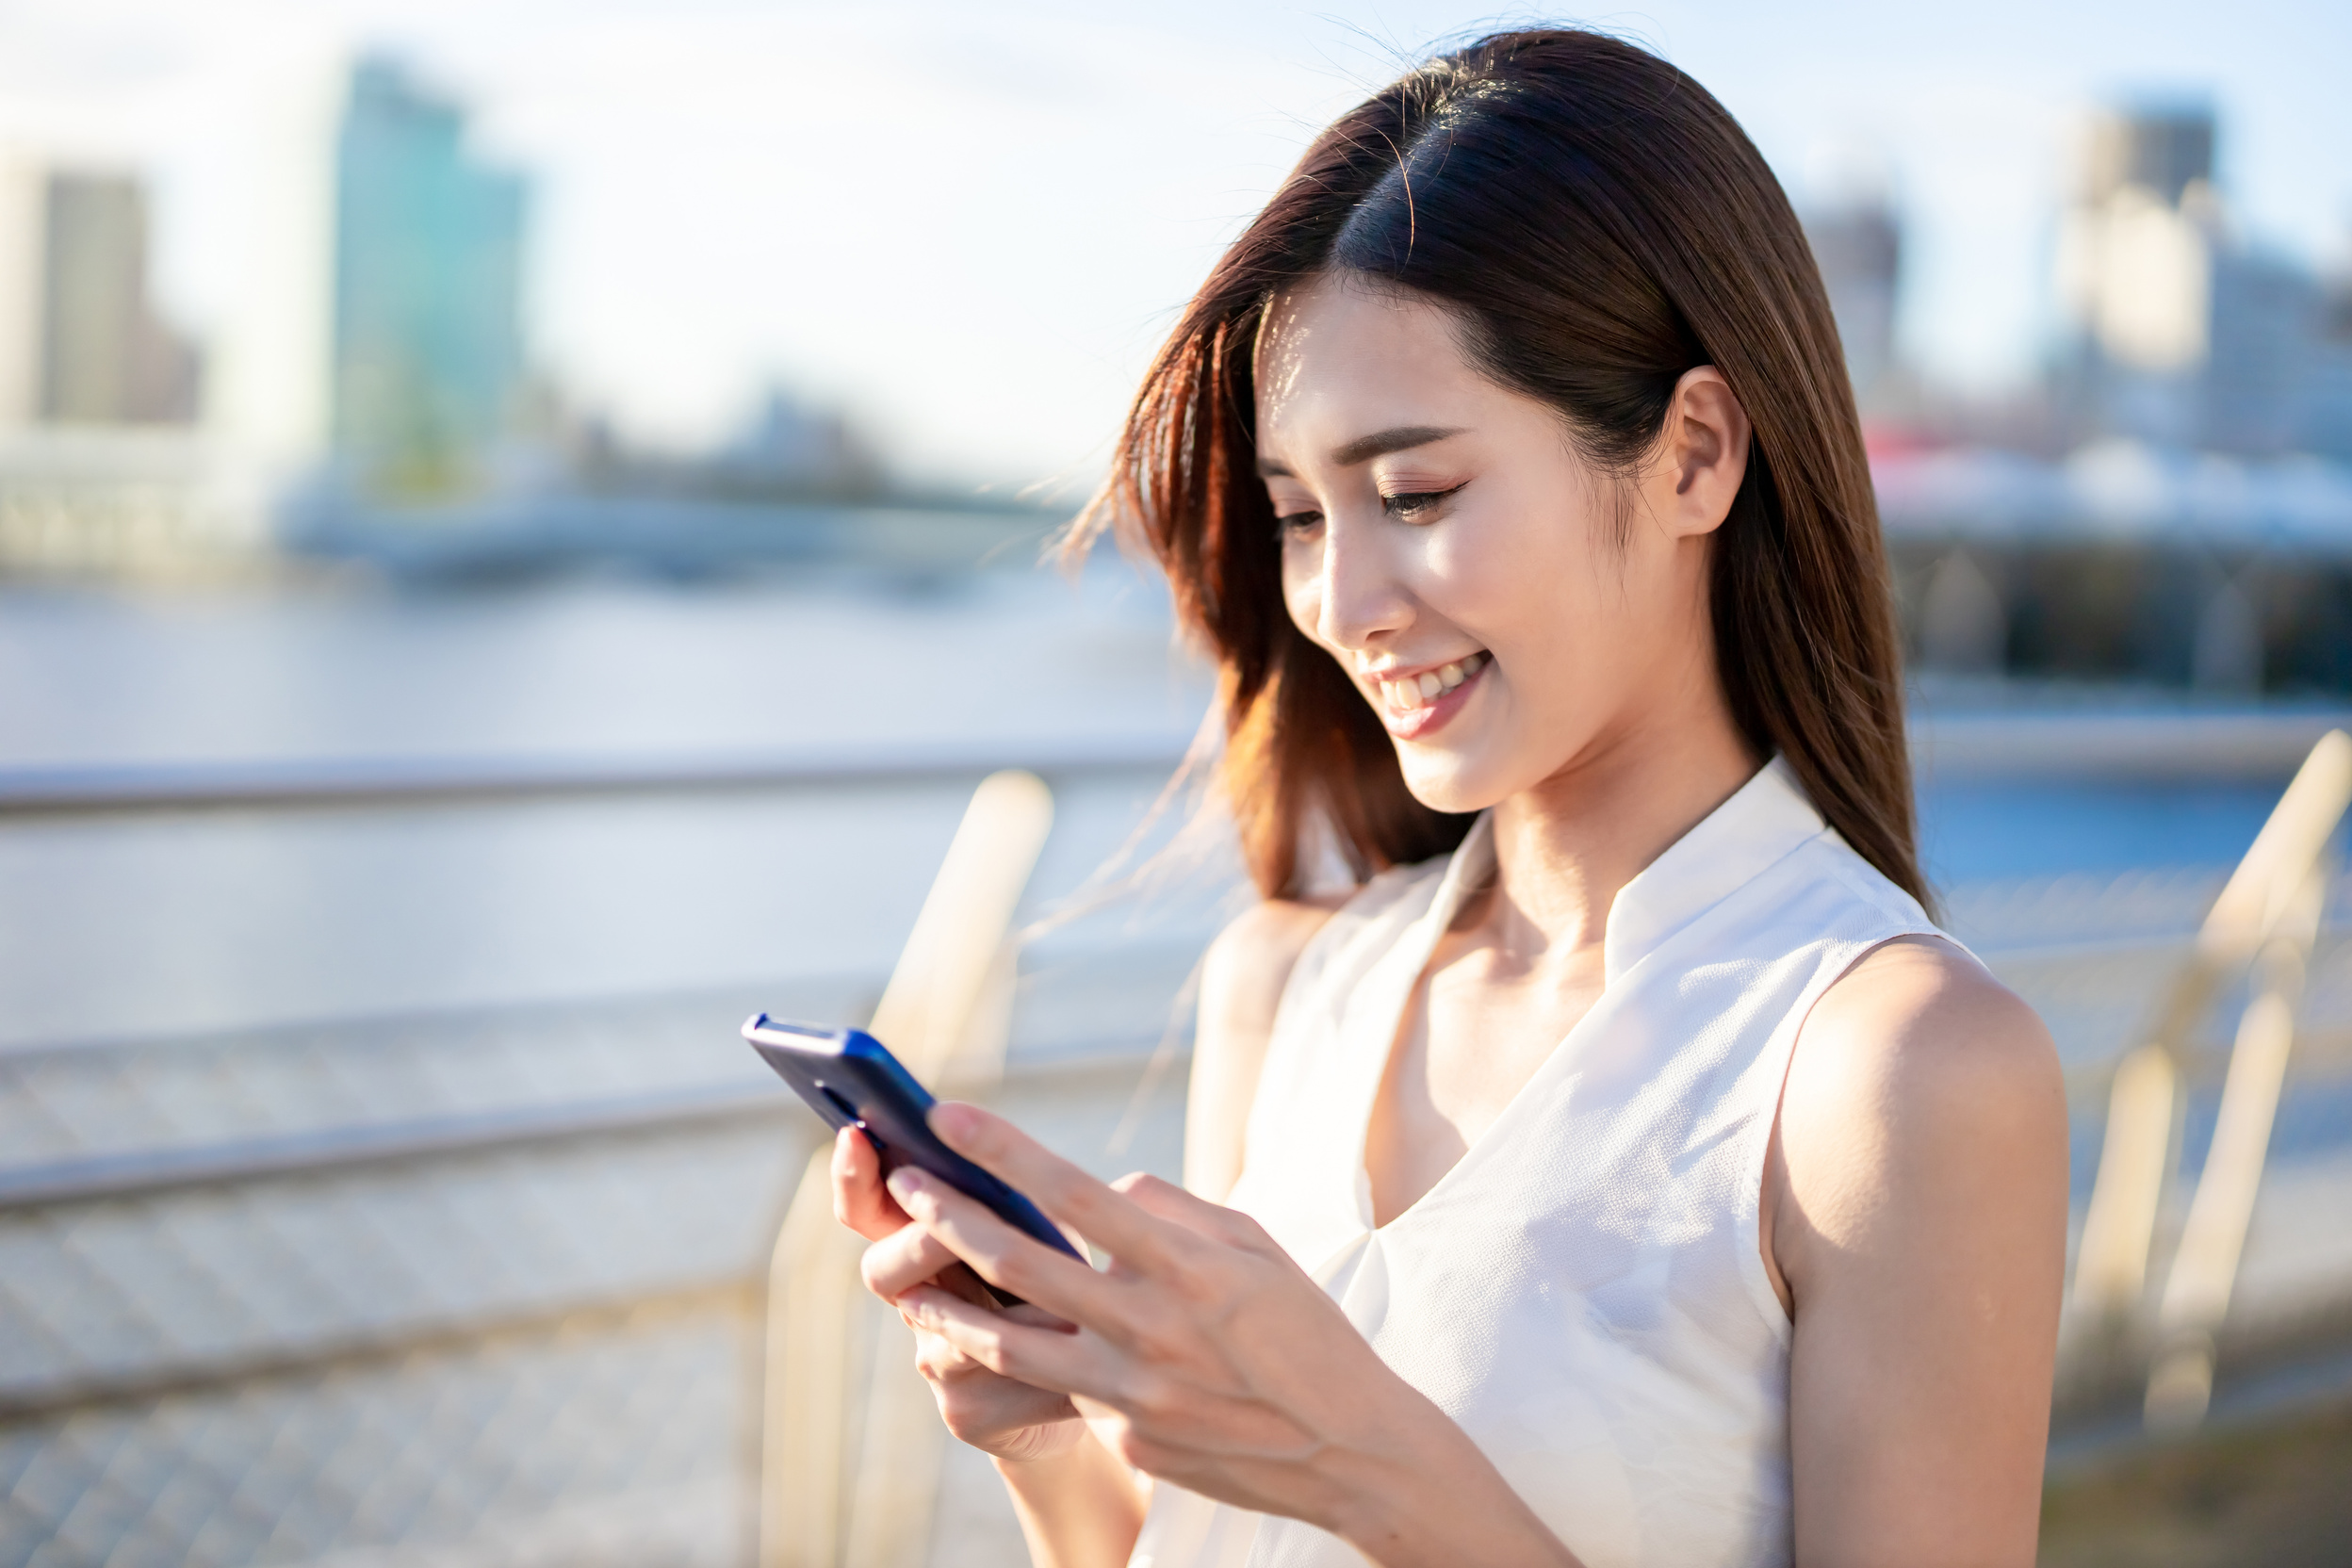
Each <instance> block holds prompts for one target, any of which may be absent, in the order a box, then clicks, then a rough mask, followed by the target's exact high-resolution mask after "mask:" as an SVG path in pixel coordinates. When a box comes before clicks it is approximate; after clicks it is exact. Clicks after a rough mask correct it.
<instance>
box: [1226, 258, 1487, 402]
mask: <svg viewBox="0 0 2352 1568" xmlns="http://www.w3.org/2000/svg"><path fill="white" fill-rule="evenodd" d="M1256 372H1257V373H1256V381H1257V397H1258V430H1259V437H1260V440H1261V443H1279V442H1281V441H1283V440H1285V439H1292V438H1300V439H1315V440H1317V441H1320V440H1321V439H1323V438H1324V437H1326V436H1331V437H1335V438H1336V439H1339V440H1346V439H1348V438H1349V437H1351V436H1353V435H1359V434H1362V433H1364V431H1365V430H1371V429H1380V428H1384V427H1386V426H1390V425H1397V424H1413V423H1425V424H1436V423H1447V422H1460V419H1461V417H1462V415H1463V414H1465V413H1466V412H1467V410H1468V408H1469V406H1470V405H1472V404H1474V403H1475V402H1477V401H1478V400H1480V399H1481V398H1482V397H1488V396H1493V395H1495V394H1497V393H1500V391H1501V388H1499V387H1496V386H1495V384H1493V383H1492V382H1490V381H1488V380H1487V378H1486V377H1485V376H1483V375H1482V374H1480V373H1479V372H1478V369H1477V368H1475V367H1473V366H1472V365H1471V363H1470V360H1469V356H1468V355H1467V354H1465V353H1464V352H1463V351H1462V333H1461V326H1460V322H1459V320H1458V319H1457V318H1456V317H1455V316H1454V314H1453V313H1452V312H1451V311H1450V310H1448V309H1446V307H1445V306H1444V305H1441V304H1438V303H1437V302H1434V301H1431V300H1429V299H1426V298H1423V297H1420V296H1416V295H1413V294H1404V293H1397V292H1395V291H1391V290H1386V289H1380V288H1376V287H1373V286H1367V285H1365V284H1364V283H1362V282H1358V281H1352V280H1349V279H1347V278H1344V277H1331V276H1324V277H1319V278H1316V279H1315V280H1313V281H1312V282H1310V283H1307V284H1305V285H1303V286H1299V287H1298V288H1293V289H1286V290H1284V291H1283V292H1282V293H1281V294H1278V295H1276V296H1275V297H1274V299H1273V300H1272V302H1269V303H1268V305H1267V306H1266V318H1265V320H1264V322H1263V324H1262V325H1261V327H1260V328H1259V332H1258V342H1257V353H1256ZM1445 410H1451V411H1452V418H1451V419H1450V420H1448V419H1439V418H1436V417H1432V416H1433V415H1435V414H1437V413H1439V412H1441V411H1445Z"/></svg>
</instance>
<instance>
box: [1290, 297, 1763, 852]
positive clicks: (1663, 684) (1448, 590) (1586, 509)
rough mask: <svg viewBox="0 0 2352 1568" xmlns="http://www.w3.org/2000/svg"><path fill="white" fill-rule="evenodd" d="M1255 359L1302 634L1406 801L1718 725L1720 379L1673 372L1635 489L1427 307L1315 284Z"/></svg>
mask: <svg viewBox="0 0 2352 1568" xmlns="http://www.w3.org/2000/svg"><path fill="white" fill-rule="evenodd" d="M1257 365H1258V377H1257V380H1258V388H1259V390H1258V411H1257V412H1258V451H1259V466H1260V472H1261V474H1262V475H1263V476H1264V478H1265V481H1266V489H1267V492H1268V493H1269V495H1270V496H1271V498H1272V500H1273V503H1274V511H1275V515H1277V516H1278V517H1280V518H1281V519H1282V522H1281V525H1280V526H1281V530H1282V587H1283V595H1284V597H1285V599H1286V601H1287V603H1288V606H1289V610H1290V614H1291V618H1292V619H1293V620H1294V621H1295V622H1296V623H1297V624H1298V626H1299V629H1300V630H1301V631H1303V632H1304V633H1305V634H1306V635H1307V636H1308V637H1310V638H1312V639H1313V640H1314V641H1315V643H1317V644H1319V645H1322V646H1323V647H1324V648H1326V649H1328V650H1329V651H1330V652H1331V656H1332V657H1333V658H1334V659H1336V660H1338V662H1339V663H1340V665H1341V667H1342V668H1344V669H1346V670H1347V671H1348V674H1349V675H1350V676H1351V677H1352V678H1353V679H1354V681H1355V684H1356V687H1357V689H1358V690H1359V691H1360V692H1361V693H1362V694H1364V700H1365V701H1366V702H1368V703H1370V704H1371V705H1372V708H1373V711H1375V712H1376V713H1378V714H1379V715H1380V722H1381V723H1382V724H1383V725H1384V726H1386V727H1387V729H1388V733H1389V735H1390V736H1391V737H1392V738H1393V739H1394V741H1395V743H1396V745H1397V755H1398V757H1399V759H1400V760H1401V761H1402V763H1403V767H1404V776H1405V782H1406V785H1407V786H1408V787H1409V788H1410V789H1411V790H1412V791H1413V794H1414V795H1415V796H1416V797H1418V798H1419V799H1420V800H1422V801H1423V802H1424V803H1426V804H1427V805H1429V806H1431V807H1434V808H1436V809H1440V810H1447V811H1467V810H1477V809H1483V808H1485V807H1487V806H1491V805H1494V804H1495V803H1496V802H1497V801H1500V800H1503V799H1505V798H1507V797H1509V796H1511V795H1513V794H1515V793H1518V792H1522V791H1527V790H1530V789H1535V788H1538V787H1539V786H1542V785H1544V783H1545V782H1546V781H1548V780H1552V779H1555V778H1557V777H1560V776H1563V775H1568V774H1572V773H1574V772H1575V770H1576V769H1577V768H1578V767H1579V766H1580V765H1584V764H1587V763H1591V762H1593V761H1594V760H1596V759H1599V758H1601V757H1604V756H1606V755H1607V754H1609V752H1610V751H1611V750H1613V749H1615V748H1620V747H1623V746H1625V745H1628V744H1642V743H1648V742H1657V741H1659V740H1661V739H1663V740H1671V739H1672V737H1671V735H1668V734H1661V728H1662V729H1664V730H1668V731H1670V730H1671V729H1672V728H1673V727H1674V726H1676V725H1680V724H1689V723H1703V722H1720V720H1721V715H1722V711H1723V709H1722V697H1721V689H1720V682H1719V680H1718V678H1717V676H1716V673H1715V668H1714V653H1713V645H1712V642H1711V638H1710V634H1709V622H1708V616H1707V535H1708V533H1709V532H1710V531H1712V529H1713V528H1714V527H1715V526H1717V525H1718V524H1720V523H1721V522H1722V520H1723V515H1724V514H1725V513H1726V512H1727V511H1728V510H1729V506H1730V502H1731V498H1732V496H1733V494H1735V493H1736V492H1737V490H1738V487H1739V479H1740V474H1741V473H1743V472H1744V468H1745V463H1746V451H1747V428H1746V424H1745V420H1744V416H1741V415H1740V412H1739V409H1738V404H1737V402H1736V401H1735V400H1732V399H1731V397H1730V393H1729V389H1728V387H1727V386H1725V385H1724V384H1723V380H1722V378H1721V376H1720V375H1718V374H1717V373H1716V372H1715V371H1714V370H1713V369H1711V368H1701V369H1698V370H1693V371H1691V372H1690V373H1689V374H1688V375H1686V376H1685V377H1684V378H1683V382H1682V384H1681V385H1679V386H1678V387H1677V388H1676V394H1675V402H1674V411H1673V412H1672V413H1670V416H1669V418H1668V420H1667V428H1666V433H1665V435H1664V436H1663V437H1662V438H1661V441H1660V444H1659V448H1658V453H1657V454H1656V456H1655V457H1654V458H1653V459H1652V460H1651V461H1649V462H1648V463H1647V464H1645V466H1643V467H1642V470H1641V471H1640V472H1639V473H1637V474H1635V475H1633V476H1630V477H1629V478H1628V477H1621V476H1609V475H1604V474H1601V473H1599V472H1597V471H1595V470H1594V469H1593V467H1591V466H1589V465H1587V464H1586V463H1584V462H1582V461H1581V460H1580V459H1579V458H1578V457H1577V456H1576V453H1575V451H1574V449H1573V448H1572V445H1571V443H1570V441H1569V439H1568V435H1567V431H1566V427H1565V426H1564V424H1563V423H1562V421H1561V418H1560V416H1559V415H1558V414H1557V413H1555V412H1554V411H1553V410H1552V409H1551V408H1549V407H1548V406H1546V405H1545V404H1544V403H1541V402H1539V401H1537V400H1534V399H1531V398H1527V397H1525V396H1523V395H1521V394H1519V393H1517V392H1513V391H1511V390H1508V389H1506V388H1505V387H1502V386H1500V385H1498V384H1496V383H1495V382H1494V381H1492V380H1491V379H1489V378H1488V377H1487V376H1486V375H1484V374H1483V373H1481V372H1480V371H1479V370H1478V369H1477V368H1475V367H1474V366H1473V365H1472V364H1471V362H1470V360H1469V359H1468V357H1467V356H1466V355H1465V354H1464V352H1463V351H1462V344H1461V341H1460V339H1459V335H1458V331H1457V327H1456V319H1455V318H1454V317H1453V316H1452V315H1451V314H1450V313H1449V312H1448V311H1447V310H1446V308H1445V307H1443V306H1441V305H1438V304H1435V303H1432V302H1428V301H1426V300H1421V299H1415V298H1398V297H1396V296H1394V295H1390V294H1387V293H1383V292H1380V291H1377V290H1374V289H1371V288H1367V287H1365V286H1363V285H1362V284H1361V283H1355V282H1350V281H1348V280H1345V279H1337V278H1328V277H1327V278H1322V279H1318V280H1316V281H1315V282H1314V283H1312V284H1311V285H1308V286H1304V287H1302V288H1300V289H1298V290H1296V291H1294V292H1292V293H1289V294H1286V295H1284V296H1282V297H1281V298H1279V299H1278V300H1277V301H1276V302H1275V304H1274V307H1273V309H1272V311H1271V312H1270V314H1269V317H1268V319H1267V323H1266V330H1265V333H1264V334H1263V335H1262V337H1261V340H1260V344H1259V351H1258V359H1257ZM1694 378H1695V379H1694ZM1710 421H1711V423H1710ZM1726 482H1727V484H1728V487H1726ZM1621 518H1622V519H1623V521H1622V526H1621V524H1620V519H1621ZM1707 715H1711V720H1710V719H1709V718H1708V717H1707Z"/></svg>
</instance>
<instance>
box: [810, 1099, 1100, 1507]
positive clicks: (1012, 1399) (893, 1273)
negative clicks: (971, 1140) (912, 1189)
mask: <svg viewBox="0 0 2352 1568" xmlns="http://www.w3.org/2000/svg"><path fill="white" fill-rule="evenodd" d="M833 1213H834V1216H835V1217H837V1218H838V1219H840V1220H841V1223H842V1224H844V1225H846V1226H848V1227H849V1228H850V1229H851V1230H853V1231H855V1232H857V1233H858V1234H859V1235H861V1236H864V1237H865V1238H866V1239H867V1240H868V1241H870V1242H872V1243H873V1244H874V1245H873V1246H871V1247H869V1248H867V1249H866V1255H865V1259H864V1261H863V1263H862V1264H861V1265H860V1267H859V1272H860V1273H861V1274H862V1275H863V1276H864V1279H865V1282H866V1288H867V1289H868V1290H871V1291H873V1292H874V1294H875V1295H876V1296H879V1297H880V1298H882V1299H883V1300H885V1301H888V1302H890V1304H891V1305H892V1306H896V1305H897V1304H898V1299H899V1298H900V1297H901V1296H903V1295H905V1294H906V1293H907V1291H910V1290H912V1289H914V1288H915V1287H916V1286H918V1285H924V1284H930V1285H936V1286H938V1287H939V1289H942V1290H945V1291H948V1292H950V1293H952V1294H954V1295H956V1296H958V1297H960V1298H962V1299H965V1300H967V1301H970V1302H972V1304H973V1305H975V1306H979V1307H984V1308H986V1309H987V1310H988V1311H990V1312H993V1313H998V1314H1001V1315H1004V1316H1005V1317H1007V1318H1010V1319H1011V1320H1012V1321H1014V1322H1016V1323H1025V1324H1030V1325H1033V1326H1035V1327H1038V1328H1052V1329H1060V1330H1062V1331H1065V1332H1073V1331H1074V1330H1073V1329H1072V1328H1071V1326H1070V1324H1067V1323H1065V1322H1063V1321H1062V1319H1060V1318H1058V1317H1056V1316H1054V1315H1053V1314H1052V1313H1049V1312H1046V1311H1043V1310H1042V1309H1040V1308H1037V1307H1031V1306H1018V1307H1001V1306H999V1305H997V1302H996V1299H995V1298H994V1297H993V1296H991V1295H989V1294H988V1287H987V1286H986V1285H984V1284H982V1283H981V1282H980V1278H979V1276H978V1275H976V1274H974V1273H972V1269H971V1267H970V1266H968V1265H966V1264H965V1263H963V1262H962V1261H961V1260H959V1259H958V1258H957V1257H956V1254H955V1253H953V1252H951V1251H949V1250H947V1249H946V1248H945V1247H943V1246H941V1245H940V1244H939V1241H938V1240H937V1239H936V1238H934V1237H933V1236H932V1235H931V1234H930V1233H928V1232H926V1231H924V1230H923V1227H922V1226H920V1225H917V1224H915V1223H914V1222H913V1221H912V1220H910V1219H908V1218H907V1211H906V1210H904V1209H902V1208H900V1207H899V1206H898V1200H896V1199H894V1198H892V1197H891V1196H890V1189H889V1188H888V1187H886V1186H884V1185H883V1184H882V1162H881V1159H880V1157H879V1156H878V1155H876V1154H875V1152H874V1145H873V1144H871V1143H869V1142H867V1141H866V1138H865V1135H863V1134H862V1133H860V1132H858V1129H856V1128H855V1127H844V1128H842V1129H841V1134H840V1135H839V1136H837V1137H836V1138H835V1139H834V1140H833ZM899 1316H900V1318H901V1320H902V1321H904V1322H905V1323H906V1324H907V1327H908V1328H910V1329H913V1330H914V1334H915V1366H916V1369H917V1370H918V1371H920V1372H922V1374H923V1378H924V1379H925V1380H927V1381H929V1383H930V1384H931V1394H932V1397H934V1398H936V1399H937V1400H938V1401H939V1418H940V1419H941V1420H943V1421H945V1422H946V1423H947V1429H948V1430H949V1431H951V1432H954V1433H955V1434H956V1436H957V1437H958V1438H960V1439H961V1440H963V1441H964V1442H966V1443H969V1444H971V1445H972V1446H973V1447H975V1448H978V1449H981V1450H983V1451H984V1452H987V1453H989V1454H992V1455H994V1456H996V1457H997V1458H999V1459H1002V1460H1009V1461H1015V1462H1027V1461H1033V1460H1040V1459H1051V1458H1053V1457H1054V1456H1055V1455H1056V1454H1059V1453H1061V1452H1063V1451H1064V1450H1065V1449H1067V1448H1069V1447H1070V1446H1071V1445H1072V1444H1075V1443H1076V1442H1078V1441H1079V1440H1080V1438H1081V1437H1083V1436H1084V1435H1085V1426H1084V1424H1083V1423H1082V1422H1081V1421H1080V1420H1079V1418H1078V1412H1077V1410H1076V1409H1075V1408H1074V1407H1073V1406H1072V1405H1071V1404H1070V1398H1069V1397H1068V1396H1067V1395H1062V1394H1054V1393H1052V1392H1050V1391H1048V1390H1046V1389H1042V1388H1036V1387H1033V1386H1031V1385H1030V1384H1028V1383H1024V1382H1017V1381H1015V1380H1013V1379H1011V1378H1007V1377H1005V1376H1004V1375H1002V1374H1001V1373H996V1372H991V1371H990V1370H988V1368H987V1367H986V1366H983V1365H981V1364H980V1363H978V1362H976V1361H974V1360H972V1358H971V1357H970V1356H967V1355H965V1354H964V1353H963V1352H962V1351H960V1350H958V1349H956V1348H955V1347H954V1346H952V1345H950V1344H949V1343H948V1342H947V1341H946V1340H944V1339H942V1338H940V1337H939V1335H938V1334H936V1333H933V1332H931V1331H929V1330H926V1329H923V1328H920V1327H918V1326H917V1325H916V1324H915V1322H914V1320H913V1319H912V1318H911V1317H909V1316H908V1315H907V1313H906V1312H905V1311H904V1310H903V1309H902V1310H901V1312H900V1314H899Z"/></svg>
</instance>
